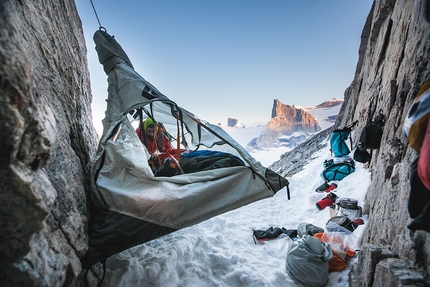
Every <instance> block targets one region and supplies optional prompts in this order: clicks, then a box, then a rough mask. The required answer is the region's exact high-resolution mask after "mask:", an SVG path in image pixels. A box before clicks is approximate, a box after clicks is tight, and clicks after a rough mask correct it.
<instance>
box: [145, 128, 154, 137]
mask: <svg viewBox="0 0 430 287" xmlns="http://www.w3.org/2000/svg"><path fill="white" fill-rule="evenodd" d="M154 133H155V127H154V126H149V127H147V128H146V137H147V138H148V139H151V140H152V139H153V138H154Z"/></svg>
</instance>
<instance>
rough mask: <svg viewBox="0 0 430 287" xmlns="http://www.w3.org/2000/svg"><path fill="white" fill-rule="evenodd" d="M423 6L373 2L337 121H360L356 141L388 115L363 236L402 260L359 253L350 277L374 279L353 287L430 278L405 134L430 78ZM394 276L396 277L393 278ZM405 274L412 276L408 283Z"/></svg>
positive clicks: (429, 241) (429, 247)
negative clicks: (411, 204) (414, 209)
mask: <svg viewBox="0 0 430 287" xmlns="http://www.w3.org/2000/svg"><path fill="white" fill-rule="evenodd" d="M424 8H425V7H424V1H396V0H384V1H381V0H376V1H374V3H373V6H372V9H371V11H370V14H369V16H368V18H367V20H366V23H365V26H364V29H363V32H362V35H361V45H360V48H359V60H358V64H357V69H356V73H355V77H354V79H353V81H352V83H351V85H350V86H349V87H348V88H347V89H346V91H345V101H344V103H343V106H342V108H341V110H340V113H339V116H338V118H337V121H336V124H335V127H344V126H346V125H348V124H350V123H352V122H354V121H356V120H358V124H357V126H355V128H354V130H356V131H357V132H356V133H354V138H353V142H354V143H355V144H357V143H358V137H359V136H360V131H361V130H362V128H363V127H364V125H366V123H367V122H369V121H371V120H372V119H373V118H374V117H375V116H376V115H377V113H378V111H380V110H381V111H382V113H383V114H384V115H385V117H386V118H385V119H386V124H385V127H384V132H383V136H382V143H381V147H380V149H378V150H373V153H372V160H371V163H370V164H366V167H367V168H369V169H370V171H371V172H372V182H371V185H370V187H369V189H368V191H367V195H366V200H365V206H364V213H366V214H368V215H369V221H368V225H367V229H366V233H365V235H364V238H363V242H364V243H365V244H370V245H373V249H374V250H378V248H381V246H382V247H383V248H384V249H386V250H390V252H393V253H394V254H395V255H396V257H398V258H397V259H395V260H394V259H390V261H387V259H386V258H384V257H381V256H379V257H378V256H376V255H374V253H372V252H360V255H359V256H360V260H359V262H358V264H357V266H355V267H354V268H353V270H352V272H351V274H350V275H351V278H354V276H355V277H356V278H358V277H360V276H361V277H362V274H374V277H372V278H370V279H368V280H365V281H363V282H367V283H360V284H358V283H357V282H356V281H354V280H352V281H351V282H350V284H351V286H382V285H378V284H379V283H381V282H385V283H387V284H388V285H386V286H406V285H405V284H406V283H405V282H409V283H408V284H409V285H407V286H424V285H423V284H429V282H428V281H427V282H426V283H423V282H424V281H423V278H422V277H420V276H415V275H416V274H415V273H413V272H412V271H411V270H415V271H418V273H420V274H422V275H423V276H427V279H428V273H429V271H430V234H429V233H427V232H424V231H411V230H409V229H408V228H407V225H408V224H409V223H410V221H411V218H410V217H409V213H408V198H409V193H410V187H409V170H410V164H411V162H412V161H413V160H414V159H415V158H416V156H417V155H416V153H415V152H414V151H413V150H412V149H411V148H410V147H408V143H407V138H406V137H405V136H404V135H403V133H402V127H403V122H404V119H405V118H406V114H407V112H408V110H409V107H410V105H411V102H412V100H413V98H414V97H415V95H416V94H417V92H418V90H419V88H420V87H421V85H422V84H423V83H424V82H425V80H426V79H427V78H429V76H430V62H429V61H428V59H429V58H430V23H428V22H427V21H426V20H425V18H424ZM377 252H379V251H377ZM372 256H374V257H376V258H379V259H374V258H373V257H372ZM393 260H394V261H393ZM370 261H371V262H373V263H372V264H373V265H374V266H373V267H374V270H372V271H371V272H370V271H369V267H368V266H367V267H366V265H368V262H370ZM402 266H403V267H402ZM401 268H403V271H400V269H401ZM411 268H412V269H411ZM402 272H403V273H402ZM412 273H413V274H412ZM395 274H397V275H398V276H397V275H396V276H397V277H396V278H397V279H395V280H397V281H393V280H394V279H393V280H391V281H387V280H388V277H390V276H394V275H395ZM399 274H400V275H399ZM401 274H403V275H404V274H412V275H411V276H410V277H408V279H407V280H406V281H402V280H403V279H402V278H403V277H402V276H403V275H401ZM405 276H406V275H405ZM414 278H415V279H414ZM373 282H375V283H373ZM378 282H379V283H378ZM388 282H394V283H392V284H393V285H390V284H391V283H388ZM411 282H412V283H411ZM385 283H384V284H385ZM372 284H373V285H372ZM384 284H383V285H384ZM397 284H400V285H397ZM384 286H385V285H384ZM425 286H428V285H425Z"/></svg>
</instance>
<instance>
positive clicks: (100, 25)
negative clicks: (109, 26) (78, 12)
mask: <svg viewBox="0 0 430 287" xmlns="http://www.w3.org/2000/svg"><path fill="white" fill-rule="evenodd" d="M90 2H91V6H93V10H94V14H96V18H97V22H99V29H100V30H104V31H106V29H105V28H104V27H103V26H102V24H101V23H100V19H99V15H97V11H96V7H94V3H93V0H90Z"/></svg>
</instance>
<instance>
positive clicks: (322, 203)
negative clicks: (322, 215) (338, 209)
mask: <svg viewBox="0 0 430 287" xmlns="http://www.w3.org/2000/svg"><path fill="white" fill-rule="evenodd" d="M336 199H337V195H336V194H334V193H329V194H327V196H326V197H324V198H323V199H321V200H318V202H317V203H315V205H316V207H317V208H318V209H319V210H323V209H324V208H326V207H327V206H330V205H334V203H335V202H336Z"/></svg>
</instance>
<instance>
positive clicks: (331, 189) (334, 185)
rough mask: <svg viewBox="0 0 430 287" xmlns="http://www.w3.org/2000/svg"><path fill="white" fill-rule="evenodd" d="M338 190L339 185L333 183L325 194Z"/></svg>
mask: <svg viewBox="0 0 430 287" xmlns="http://www.w3.org/2000/svg"><path fill="white" fill-rule="evenodd" d="M336 188H337V184H336V183H332V184H330V186H329V187H328V188H327V189H326V190H325V192H330V191H335V189H336Z"/></svg>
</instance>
